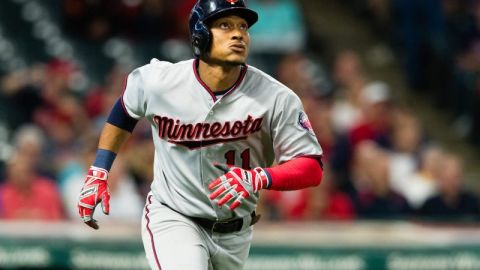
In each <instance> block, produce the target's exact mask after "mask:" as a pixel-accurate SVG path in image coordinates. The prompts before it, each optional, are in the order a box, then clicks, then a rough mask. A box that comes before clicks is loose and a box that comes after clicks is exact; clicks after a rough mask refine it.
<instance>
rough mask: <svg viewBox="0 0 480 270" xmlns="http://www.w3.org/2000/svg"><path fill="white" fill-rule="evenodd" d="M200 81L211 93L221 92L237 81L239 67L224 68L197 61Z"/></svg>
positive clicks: (223, 66)
mask: <svg viewBox="0 0 480 270" xmlns="http://www.w3.org/2000/svg"><path fill="white" fill-rule="evenodd" d="M198 62H199V64H198V74H199V75H200V79H202V81H203V82H204V83H205V84H206V85H207V86H208V87H209V88H210V89H211V90H212V91H213V92H218V91H223V90H226V89H228V88H230V87H232V86H233V85H234V84H235V82H236V81H237V80H238V77H239V76H240V72H241V70H242V69H241V66H240V65H238V66H225V65H218V64H211V63H206V62H204V61H201V60H200V61H198Z"/></svg>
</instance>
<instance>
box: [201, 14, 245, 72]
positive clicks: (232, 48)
mask: <svg viewBox="0 0 480 270" xmlns="http://www.w3.org/2000/svg"><path fill="white" fill-rule="evenodd" d="M210 30H211V32H212V36H213V38H212V46H211V50H210V55H209V58H210V60H213V61H215V62H220V63H225V64H230V65H240V64H243V63H245V61H246V59H247V56H248V50H249V46H250V35H249V34H248V23H247V21H245V19H243V18H241V17H238V16H235V15H231V16H226V17H222V18H219V19H216V20H215V21H213V22H212V25H211V27H210Z"/></svg>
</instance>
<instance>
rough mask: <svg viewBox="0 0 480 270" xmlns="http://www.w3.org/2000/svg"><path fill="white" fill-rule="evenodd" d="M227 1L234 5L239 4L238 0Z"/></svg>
mask: <svg viewBox="0 0 480 270" xmlns="http://www.w3.org/2000/svg"><path fill="white" fill-rule="evenodd" d="M226 1H227V2H228V3H230V4H232V5H234V4H235V3H237V2H238V0H226Z"/></svg>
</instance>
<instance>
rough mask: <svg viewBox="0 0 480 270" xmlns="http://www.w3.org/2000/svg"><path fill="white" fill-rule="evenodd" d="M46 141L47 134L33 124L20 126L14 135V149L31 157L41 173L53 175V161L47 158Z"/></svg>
mask: <svg viewBox="0 0 480 270" xmlns="http://www.w3.org/2000/svg"><path fill="white" fill-rule="evenodd" d="M46 142H47V138H46V134H45V133H44V132H43V131H42V130H41V129H40V128H38V127H37V126H35V125H33V124H27V125H24V126H22V127H20V128H19V129H18V130H17V131H16V132H15V133H14V136H13V148H14V151H15V152H17V154H19V155H20V156H26V157H29V159H30V160H31V162H32V166H34V168H36V170H37V172H38V173H40V174H41V175H45V176H52V171H53V168H52V167H51V166H50V165H51V164H50V163H51V161H47V160H45V153H46Z"/></svg>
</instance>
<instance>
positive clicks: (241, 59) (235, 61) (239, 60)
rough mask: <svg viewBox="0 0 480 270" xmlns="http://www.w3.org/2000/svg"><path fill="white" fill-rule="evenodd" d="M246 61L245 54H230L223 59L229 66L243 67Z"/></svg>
mask: <svg viewBox="0 0 480 270" xmlns="http://www.w3.org/2000/svg"><path fill="white" fill-rule="evenodd" d="M246 61H247V55H246V54H242V55H240V54H231V55H229V56H228V57H227V59H225V62H227V63H229V64H230V65H243V64H245V62H246Z"/></svg>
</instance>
